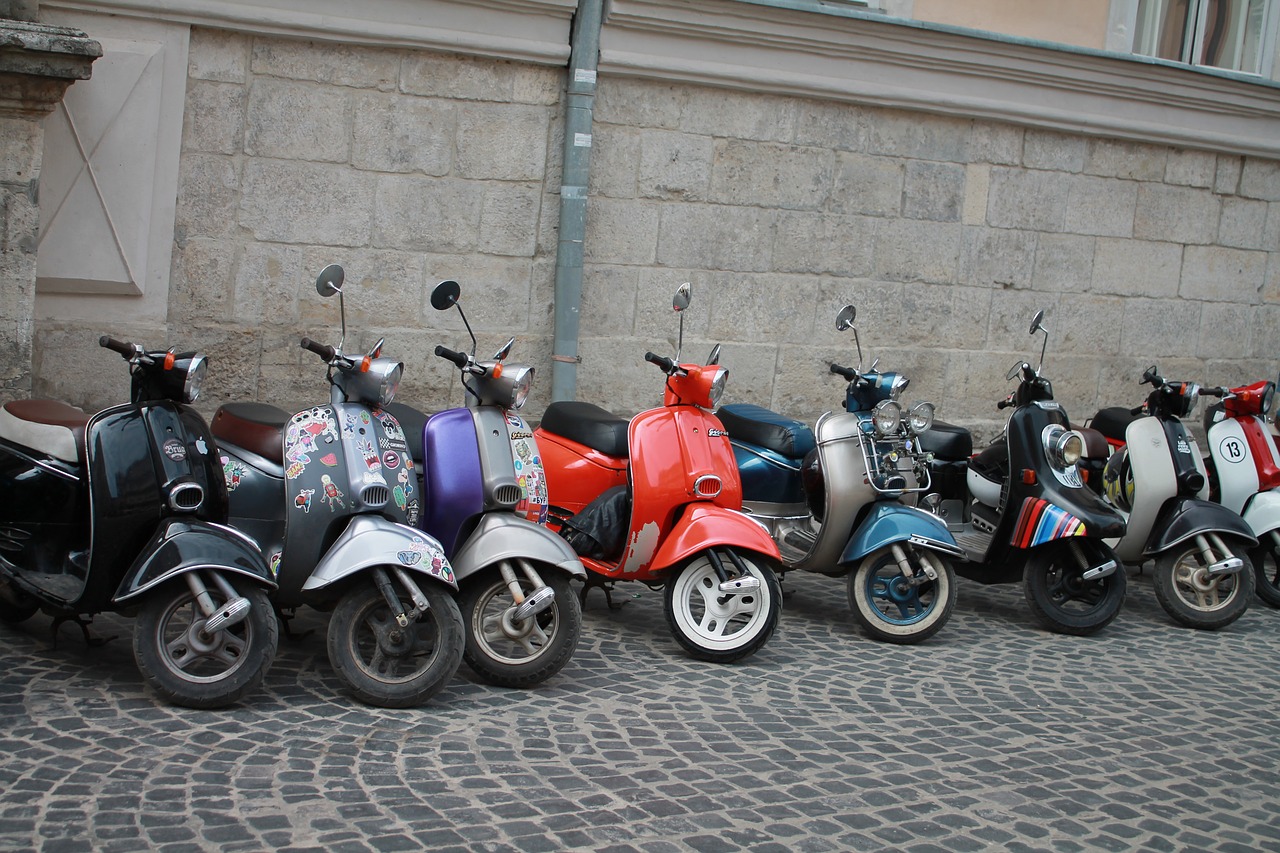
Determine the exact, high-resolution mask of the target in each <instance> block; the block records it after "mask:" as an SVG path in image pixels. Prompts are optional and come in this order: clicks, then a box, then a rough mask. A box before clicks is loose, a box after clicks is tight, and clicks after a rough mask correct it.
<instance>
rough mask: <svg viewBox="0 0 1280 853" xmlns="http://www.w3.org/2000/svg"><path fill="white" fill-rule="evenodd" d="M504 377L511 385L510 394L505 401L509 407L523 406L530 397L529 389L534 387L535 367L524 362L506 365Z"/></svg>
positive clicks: (503, 372) (503, 370)
mask: <svg viewBox="0 0 1280 853" xmlns="http://www.w3.org/2000/svg"><path fill="white" fill-rule="evenodd" d="M502 379H503V380H505V381H507V382H509V383H510V386H511V392H510V396H507V398H506V401H505V403H506V406H507V408H509V409H518V408H520V407H521V406H523V405H524V404H525V403H526V402H527V401H528V399H529V389H530V388H532V387H533V368H532V367H529V366H528V365H524V364H508V365H504V367H503V369H502Z"/></svg>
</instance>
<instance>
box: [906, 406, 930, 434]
mask: <svg viewBox="0 0 1280 853" xmlns="http://www.w3.org/2000/svg"><path fill="white" fill-rule="evenodd" d="M932 426H933V403H916V404H915V405H914V406H912V407H911V431H912V432H915V433H922V432H925V431H927V430H928V429H929V428H930V427H932Z"/></svg>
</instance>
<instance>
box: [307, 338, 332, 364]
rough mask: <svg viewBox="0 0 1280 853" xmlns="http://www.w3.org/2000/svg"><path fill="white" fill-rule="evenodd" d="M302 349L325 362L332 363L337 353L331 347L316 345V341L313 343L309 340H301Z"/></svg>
mask: <svg viewBox="0 0 1280 853" xmlns="http://www.w3.org/2000/svg"><path fill="white" fill-rule="evenodd" d="M302 348H303V349H304V350H307V351H308V352H313V353H315V354H316V355H318V356H320V357H321V358H323V359H324V360H325V361H326V362H332V361H333V358H334V356H336V355H337V354H338V351H337V350H336V349H334V348H333V347H331V346H326V345H325V344H321V343H317V342H316V341H313V340H311V339H310V338H303V339H302Z"/></svg>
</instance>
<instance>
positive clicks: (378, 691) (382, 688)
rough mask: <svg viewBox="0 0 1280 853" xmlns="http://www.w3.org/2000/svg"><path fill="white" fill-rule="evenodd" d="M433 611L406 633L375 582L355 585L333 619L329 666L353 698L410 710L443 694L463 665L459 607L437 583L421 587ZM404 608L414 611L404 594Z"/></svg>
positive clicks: (329, 640) (429, 610) (330, 632)
mask: <svg viewBox="0 0 1280 853" xmlns="http://www.w3.org/2000/svg"><path fill="white" fill-rule="evenodd" d="M419 588H420V589H421V590H422V594H423V595H424V596H426V599H427V605H428V610H427V612H426V613H424V614H422V616H420V617H419V618H418V621H416V622H414V623H411V624H410V625H409V626H407V627H406V628H403V629H401V628H400V626H398V625H397V624H396V622H395V620H394V619H393V618H392V616H391V613H390V608H389V607H388V606H387V602H386V600H385V599H384V598H383V597H382V593H381V592H379V591H378V589H377V587H375V586H374V585H373V581H372V580H371V579H370V580H368V581H366V582H363V583H357V584H356V585H355V586H353V587H352V588H351V589H350V590H348V591H347V593H346V594H345V595H344V596H343V597H342V599H341V600H340V601H339V602H338V604H337V606H336V607H334V609H333V615H332V616H330V617H329V636H328V648H329V663H330V664H331V665H332V666H333V669H334V672H336V673H337V674H338V677H339V678H341V679H342V681H343V683H344V684H345V685H346V687H347V689H348V690H349V691H350V693H351V695H353V696H355V697H356V698H357V699H359V700H360V701H361V702H364V703H366V704H368V705H375V706H377V707H379V708H410V707H413V706H414V705H420V704H422V703H423V702H425V701H427V700H428V699H430V698H431V697H432V696H434V695H435V694H436V693H439V692H440V690H441V689H443V688H444V686H445V685H446V684H448V683H449V679H451V678H453V675H454V673H456V672H457V671H458V666H459V665H460V664H461V663H462V645H463V627H462V614H461V613H460V612H459V611H458V604H457V602H455V601H454V600H453V596H452V595H450V594H449V593H448V592H447V591H446V590H445V589H444V587H442V586H441V585H440V584H438V583H436V582H434V581H432V582H430V583H426V584H422V585H421V586H420V587H419ZM401 600H402V601H404V602H405V603H406V605H405V609H406V610H408V609H410V608H412V607H413V605H412V603H410V602H409V601H408V597H407V596H406V595H404V593H403V592H402V593H401Z"/></svg>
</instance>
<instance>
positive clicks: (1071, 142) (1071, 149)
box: [1022, 130, 1088, 172]
mask: <svg viewBox="0 0 1280 853" xmlns="http://www.w3.org/2000/svg"><path fill="white" fill-rule="evenodd" d="M1087 154H1088V145H1087V140H1086V139H1085V137H1083V136H1078V135H1072V134H1066V133H1058V132H1056V131H1051V130H1028V131H1027V132H1026V137H1025V141H1024V143H1023V148H1022V165H1024V166H1026V167H1027V168H1028V169H1051V170H1054V171H1058V172H1079V171H1081V170H1083V169H1084V161H1085V157H1086V156H1087Z"/></svg>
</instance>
